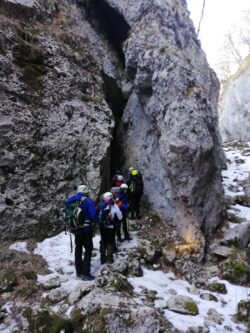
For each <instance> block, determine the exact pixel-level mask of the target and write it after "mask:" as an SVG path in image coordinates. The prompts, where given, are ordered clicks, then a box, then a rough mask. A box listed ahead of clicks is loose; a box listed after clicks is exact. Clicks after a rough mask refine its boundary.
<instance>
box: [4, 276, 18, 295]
mask: <svg viewBox="0 0 250 333" xmlns="http://www.w3.org/2000/svg"><path fill="white" fill-rule="evenodd" d="M16 285H17V280H16V276H15V273H14V272H13V271H8V272H6V273H4V274H3V275H2V276H1V277H0V293H4V292H9V291H12V290H13V289H14V287H15V286H16Z"/></svg>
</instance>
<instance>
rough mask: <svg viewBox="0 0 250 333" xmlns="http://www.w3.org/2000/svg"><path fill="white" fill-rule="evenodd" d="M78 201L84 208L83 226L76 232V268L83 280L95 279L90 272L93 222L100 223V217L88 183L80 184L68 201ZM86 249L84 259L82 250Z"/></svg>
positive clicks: (77, 273) (67, 202)
mask: <svg viewBox="0 0 250 333" xmlns="http://www.w3.org/2000/svg"><path fill="white" fill-rule="evenodd" d="M73 202H78V204H79V207H80V208H81V210H82V213H83V217H84V221H83V226H82V227H81V228H79V230H77V232H76V233H75V268H76V276H77V277H79V278H81V279H82V280H86V281H90V280H94V278H95V277H94V276H93V275H91V274H90V264H91V256H92V250H93V240H92V237H93V223H96V224H97V223H98V217H97V212H96V208H95V205H94V202H93V200H92V199H91V198H90V197H89V189H88V187H87V186H86V185H79V186H78V189H77V194H75V195H73V196H72V197H70V198H69V199H68V200H67V201H66V205H67V204H71V203H73ZM83 247H84V249H85V252H84V259H83V260H82V252H83V251H82V250H83Z"/></svg>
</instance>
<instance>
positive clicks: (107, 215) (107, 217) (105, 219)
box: [99, 205, 113, 227]
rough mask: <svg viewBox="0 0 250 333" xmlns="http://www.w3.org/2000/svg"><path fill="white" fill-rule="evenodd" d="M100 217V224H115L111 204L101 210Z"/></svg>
mask: <svg viewBox="0 0 250 333" xmlns="http://www.w3.org/2000/svg"><path fill="white" fill-rule="evenodd" d="M99 218H100V225H103V226H104V227H108V226H111V225H113V220H112V216H111V207H110V205H107V206H106V207H105V208H103V209H102V210H101V211H100V216H99Z"/></svg>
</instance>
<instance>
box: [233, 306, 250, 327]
mask: <svg viewBox="0 0 250 333" xmlns="http://www.w3.org/2000/svg"><path fill="white" fill-rule="evenodd" d="M249 318H250V301H240V303H239V304H238V306H237V314H236V319H237V320H239V321H243V322H247V321H248V320H249Z"/></svg>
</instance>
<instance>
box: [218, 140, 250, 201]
mask: <svg viewBox="0 0 250 333" xmlns="http://www.w3.org/2000/svg"><path fill="white" fill-rule="evenodd" d="M247 144H248V145H249V147H250V142H249V143H247ZM224 152H225V154H226V158H227V170H223V171H222V176H223V185H224V189H225V194H226V195H227V196H231V197H235V196H237V195H244V191H243V187H242V186H240V185H238V190H237V191H236V192H234V191H232V190H230V187H231V186H232V185H234V184H235V185H237V183H238V182H242V181H244V180H246V179H247V178H248V177H249V173H250V156H245V155H243V152H244V150H240V149H238V148H232V147H227V148H224ZM237 160H238V161H239V160H241V161H244V163H237V162H236V161H237Z"/></svg>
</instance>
